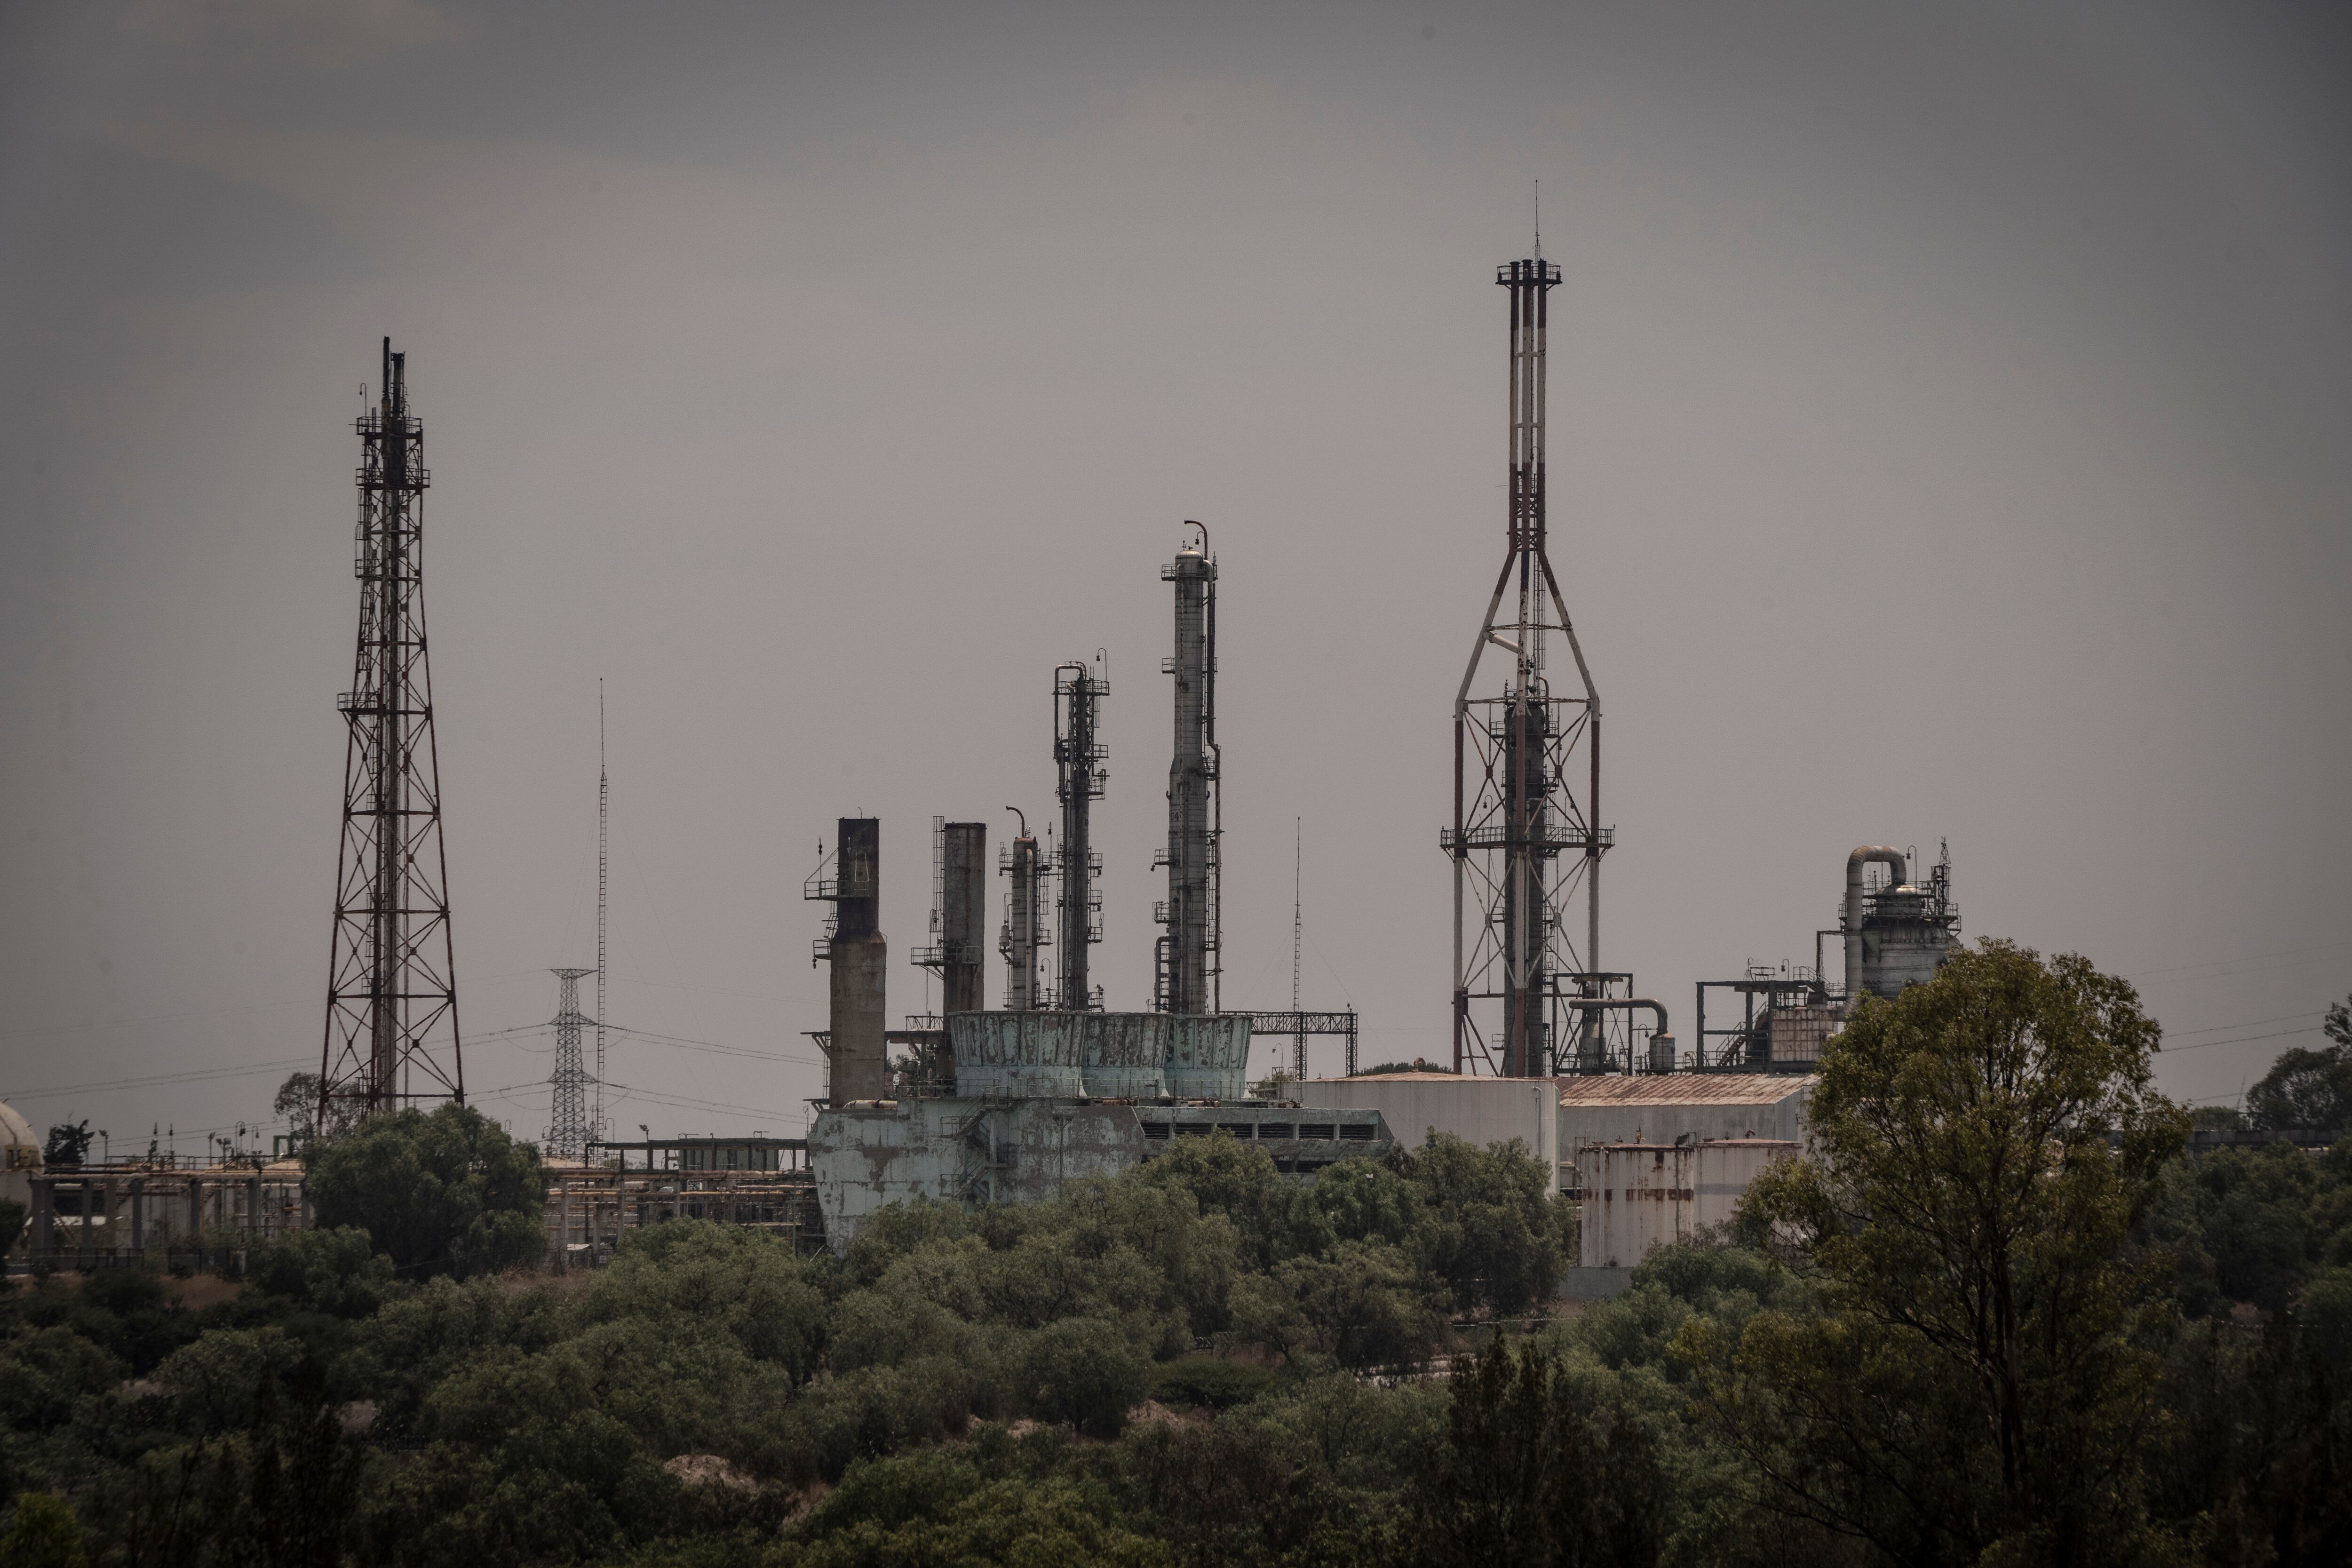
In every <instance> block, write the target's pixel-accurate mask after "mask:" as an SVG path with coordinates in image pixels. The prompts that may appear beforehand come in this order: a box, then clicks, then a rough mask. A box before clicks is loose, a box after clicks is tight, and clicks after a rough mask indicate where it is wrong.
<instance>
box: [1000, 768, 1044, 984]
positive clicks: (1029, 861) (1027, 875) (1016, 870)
mask: <svg viewBox="0 0 2352 1568" xmlns="http://www.w3.org/2000/svg"><path fill="white" fill-rule="evenodd" d="M1004 809H1005V810H1007V811H1010V812H1012V813H1013V816H1015V817H1017V818H1019V819H1020V822H1021V826H1020V829H1019V831H1017V832H1016V833H1014V834H1013V843H1012V845H1011V846H1010V847H1007V848H1006V850H1005V852H1004V872H1005V875H1006V876H1007V877H1008V878H1009V879H1011V882H1012V886H1011V887H1010V888H1009V889H1007V890H1006V892H1005V895H1004V925H1003V930H1002V931H1000V932H999V933H998V935H997V941H996V951H997V952H1001V953H1003V955H1004V1005H1005V1006H1006V1008H1007V1009H1009V1010H1010V1011H1013V1012H1015V1013H1026V1012H1029V1011H1030V1010H1032V1009H1033V1008H1036V1007H1041V1006H1043V1005H1045V998H1044V996H1042V995H1041V994H1039V991H1040V984H1039V980H1038V975H1037V950H1038V949H1039V948H1041V947H1043V946H1045V925H1044V920H1043V916H1044V910H1043V900H1042V897H1041V887H1042V884H1043V882H1044V879H1045V875H1046V873H1047V871H1048V870H1050V869H1051V868H1050V867H1048V866H1047V864H1046V863H1045V856H1044V855H1043V854H1041V853H1040V852H1039V851H1038V848H1037V840H1036V838H1035V837H1033V836H1032V835H1031V834H1030V832H1029V821H1028V818H1026V817H1024V816H1021V813H1020V811H1019V810H1018V809H1017V808H1016V807H1013V806H1009V805H1008V806H1006V807H1005V808H1004Z"/></svg>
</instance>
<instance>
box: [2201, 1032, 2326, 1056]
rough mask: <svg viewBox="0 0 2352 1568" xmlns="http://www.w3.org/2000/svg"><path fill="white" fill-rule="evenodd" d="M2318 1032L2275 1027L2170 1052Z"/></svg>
mask: <svg viewBox="0 0 2352 1568" xmlns="http://www.w3.org/2000/svg"><path fill="white" fill-rule="evenodd" d="M2318 1032H2319V1031H2318V1030H2316V1029H2313V1028H2302V1029H2275V1030H2273V1031H2272V1032H2271V1033H2269V1034H2267V1035H2241V1036H2239V1037H2237V1038H2235V1039H2231V1040H2200V1041H2198V1042H2197V1043H2196V1044H2195V1045H2193V1046H2181V1047H2177V1048H2176V1049H2175V1050H2174V1051H2173V1052H2172V1054H2173V1055H2175V1056H2178V1055H2179V1054H2180V1053H2181V1052H2182V1051H2206V1050H2210V1049H2212V1048H2213V1047H2215V1046H2242V1045H2247V1044H2250V1043H2251V1042H2252V1041H2255V1040H2288V1039H2293V1038H2294V1037H2296V1036H2297V1035H2315V1034H2317V1033H2318Z"/></svg>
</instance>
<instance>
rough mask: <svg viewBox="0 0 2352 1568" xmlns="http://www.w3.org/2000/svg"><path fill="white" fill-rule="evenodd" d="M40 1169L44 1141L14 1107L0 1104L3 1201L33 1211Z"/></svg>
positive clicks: (0, 1179)
mask: <svg viewBox="0 0 2352 1568" xmlns="http://www.w3.org/2000/svg"><path fill="white" fill-rule="evenodd" d="M40 1168H41V1141H40V1139H39V1138H38V1137H37V1136H36V1135H35V1133H34V1131H33V1124H32V1123H31V1122H29V1121H26V1120H25V1119H24V1118H23V1117H22V1116H20V1115H18V1114H17V1112H16V1107H15V1106H12V1105H9V1104H6V1103H5V1102H0V1198H7V1199H11V1200H13V1201H15V1202H16V1203H20V1204H22V1205H25V1212H26V1214H30V1213H31V1212H32V1209H33V1173H34V1172H36V1171H38V1170H39V1169H40Z"/></svg>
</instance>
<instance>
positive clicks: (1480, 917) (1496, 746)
mask: <svg viewBox="0 0 2352 1568" xmlns="http://www.w3.org/2000/svg"><path fill="white" fill-rule="evenodd" d="M1495 281H1496V283H1498V284H1500V285H1501V286H1502V287H1503V288H1504V289H1507V290H1508V297H1509V301H1510V339H1511V354H1510V393H1509V400H1508V407H1509V423H1508V451H1509V463H1508V468H1507V478H1508V490H1509V497H1510V536H1509V543H1508V546H1507V549H1506V551H1505V552H1504V556H1503V569H1502V572H1501V574H1499V575H1497V576H1496V579H1495V592H1494V595H1493V596H1492V597H1491V598H1489V599H1488V600H1487V603H1486V618H1485V619H1484V620H1483V621H1481V622H1480V623H1479V626H1478V639H1477V641H1476V642H1475V644H1473V645H1472V647H1471V649H1470V662H1469V667H1468V668H1466V669H1465V670H1464V671H1463V673H1462V685H1461V688H1460V689H1459V690H1458V691H1457V692H1456V693H1455V695H1454V823H1453V826H1450V827H1448V828H1445V829H1444V830H1443V831H1442V832H1441V833H1440V834H1439V843H1440V846H1441V847H1443V848H1444V850H1445V851H1446V853H1447V854H1448V855H1449V856H1450V857H1451V858H1453V861H1454V1067H1455V1068H1456V1070H1461V1071H1475V1070H1478V1069H1481V1068H1483V1069H1485V1070H1486V1071H1489V1072H1498V1073H1501V1074H1503V1075H1505V1076H1507V1077H1530V1076H1537V1075H1540V1074H1545V1073H1549V1072H1551V1071H1554V1070H1557V1065H1558V1062H1559V1058H1560V1057H1561V1056H1562V1055H1564V1054H1565V1051H1566V1047H1567V1042H1566V1041H1565V1040H1562V1039H1560V1038H1559V1033H1558V1031H1557V1030H1556V1028H1555V1024H1556V1021H1557V1020H1559V1019H1560V1018H1561V1017H1563V1016H1565V1017H1566V1018H1567V1019H1568V1020H1570V1024H1569V1028H1570V1032H1572V1033H1573V1034H1575V1035H1577V1036H1579V1037H1584V1036H1591V1035H1592V1033H1593V1031H1594V1030H1596V1029H1597V1028H1598V1027H1599V1024H1598V1017H1599V1014H1598V1012H1597V1011H1596V1010H1594V1009H1591V1008H1577V1007H1575V1006H1573V1005H1570V1001H1569V999H1570V998H1577V997H1586V998H1590V997H1597V996H1602V995H1607V994H1611V993H1612V981H1613V980H1615V979H1618V978H1622V977H1613V976H1608V975H1604V974H1602V973H1600V947H1601V856H1602V854H1603V853H1604V852H1605V851H1606V850H1607V849H1608V848H1609V847H1610V843H1611V839H1612V835H1611V832H1610V830H1609V829H1608V828H1606V827H1603V826H1600V815H1599V808H1600V800H1601V694H1600V691H1599V690H1598V689H1596V688H1595V687H1594V685H1593V683H1592V675H1591V670H1590V669H1589V668H1587V667H1586V665H1585V661H1584V652H1583V649H1582V648H1580V647H1578V645H1577V640H1576V629H1575V627H1574V626H1572V625H1571V624H1570V620H1569V615H1568V605H1567V604H1566V602H1565V601H1564V600H1563V599H1562V597H1561V595H1560V591H1559V579H1558V578H1557V577H1556V576H1555V575H1554V574H1553V572H1552V566H1551V561H1550V558H1549V553H1548V544H1549V541H1548V538H1547V532H1546V521H1547V520H1546V504H1545V503H1546V493H1545V474H1544V338H1545V330H1546V326H1547V320H1546V317H1547V310H1546V300H1547V297H1548V295H1549V292H1550V290H1551V289H1553V288H1554V287H1556V286H1557V285H1558V284H1559V267H1558V266H1557V265H1556V264H1554V263H1551V262H1548V261H1545V260H1544V259H1543V258H1542V247H1541V244H1540V242H1538V247H1537V254H1536V257H1535V258H1533V259H1531V260H1527V261H1513V262H1508V263H1507V264H1505V265H1504V266H1502V267H1501V268H1497V269H1496V276H1495ZM1490 648H1491V649H1496V650H1499V655H1500V658H1501V660H1502V661H1503V662H1502V664H1501V668H1500V669H1499V670H1496V671H1493V672H1491V673H1490V675H1489V679H1488V680H1487V681H1486V683H1485V684H1484V686H1483V687H1482V686H1481V683H1480V681H1479V676H1480V673H1481V669H1482V668H1483V667H1485V666H1486V663H1487V661H1488V659H1489V658H1490V657H1491V656H1490V655H1489V652H1488V650H1489V649H1490ZM1560 650H1565V652H1566V653H1567V655H1568V660H1567V662H1568V663H1569V665H1570V668H1567V669H1565V670H1556V669H1555V668H1554V663H1553V661H1554V659H1555V658H1556V657H1557V654H1558V652H1559V651H1560ZM1496 675H1499V677H1500V679H1499V681H1497V680H1496V679H1494V677H1495V676H1496ZM1480 692H1483V693H1484V694H1483V695H1480V694H1478V693H1480ZM1579 893H1581V894H1582V900H1581V901H1582V903H1583V905H1584V910H1583V914H1584V920H1583V921H1582V924H1583V928H1584V929H1583V931H1582V933H1581V934H1582V941H1581V942H1577V941H1576V940H1575V938H1574V932H1573V924H1572V915H1571V906H1572V905H1573V904H1574V903H1575V902H1576V901H1578V899H1577V895H1578V894H1579ZM1596 1043H1597V1042H1596V1041H1594V1040H1583V1039H1580V1043H1579V1049H1578V1053H1577V1054H1578V1057H1579V1059H1581V1058H1584V1057H1586V1056H1589V1055H1592V1054H1595V1053H1594V1052H1593V1051H1591V1050H1589V1049H1587V1048H1586V1047H1590V1046H1592V1045H1594V1044H1596Z"/></svg>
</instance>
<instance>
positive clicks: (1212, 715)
mask: <svg viewBox="0 0 2352 1568" xmlns="http://www.w3.org/2000/svg"><path fill="white" fill-rule="evenodd" d="M1192 526H1194V527H1196V528H1197V527H1199V526H1200V525H1199V524H1197V523H1195V524H1193V525H1192ZM1207 542H1208V532H1207V531H1206V530H1205V529H1203V530H1202V545H1203V546H1204V547H1205V546H1206V544H1207ZM1160 577H1161V579H1162V580H1164V581H1167V582H1171V583H1173V584H1176V652H1175V655H1174V657H1173V658H1171V659H1170V660H1169V661H1168V662H1169V670H1170V673H1171V674H1172V675H1174V676H1175V678H1176V693H1175V696H1176V741H1175V750H1174V752H1173V759H1172V760H1171V762H1170V763H1169V764H1168V854H1167V864H1168V907H1167V910H1166V912H1165V916H1164V918H1165V920H1166V921H1167V925H1168V934H1167V935H1165V936H1163V937H1162V938H1160V965H1159V968H1160V985H1159V995H1158V997H1157V998H1156V1002H1157V1005H1158V1006H1159V1008H1160V1010H1161V1011H1162V1012H1169V1013H1210V1012H1214V1011H1215V1010H1216V1005H1217V1000H1218V999H1217V996H1216V989H1217V987H1216V981H1215V977H1216V948H1217V924H1218V921H1217V832H1216V830H1217V824H1216V822H1215V821H1214V819H1213V815H1212V809H1211V808H1212V802H1213V797H1214V793H1215V788H1216V776H1217V767H1216V679H1217V651H1216V637H1217V631H1216V626H1217V620H1216V616H1217V564H1216V563H1215V562H1214V561H1213V560H1211V559H1210V558H1209V557H1208V555H1207V554H1206V552H1205V548H1204V549H1202V550H1195V549H1192V548H1191V547H1190V546H1187V547H1186V548H1184V549H1182V550H1180V551H1178V552H1176V559H1175V560H1174V561H1173V562H1171V563H1169V564H1168V565H1167V566H1165V567H1163V568H1162V569H1161V571H1160Z"/></svg>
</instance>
